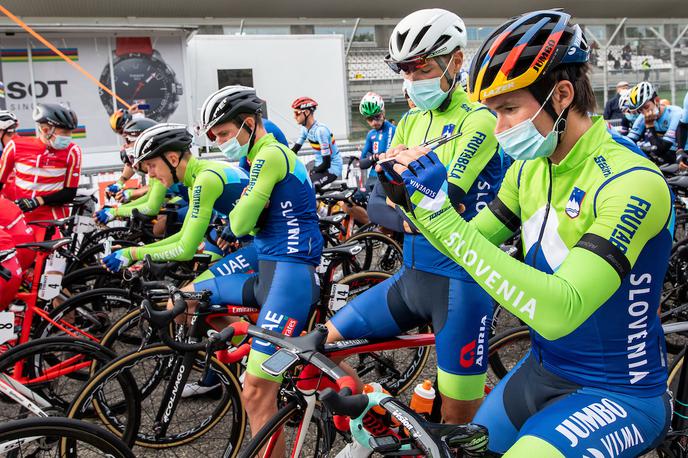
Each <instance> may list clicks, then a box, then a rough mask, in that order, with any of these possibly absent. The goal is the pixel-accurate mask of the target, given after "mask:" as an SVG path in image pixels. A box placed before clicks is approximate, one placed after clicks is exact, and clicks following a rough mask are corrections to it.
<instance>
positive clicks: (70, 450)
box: [0, 417, 135, 458]
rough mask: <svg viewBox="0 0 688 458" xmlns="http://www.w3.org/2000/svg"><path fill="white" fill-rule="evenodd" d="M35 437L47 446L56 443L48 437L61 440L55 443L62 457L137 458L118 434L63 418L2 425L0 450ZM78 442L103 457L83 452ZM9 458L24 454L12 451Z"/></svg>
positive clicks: (26, 420)
mask: <svg viewBox="0 0 688 458" xmlns="http://www.w3.org/2000/svg"><path fill="white" fill-rule="evenodd" d="M32 437H43V438H44V439H43V440H42V441H41V444H44V445H47V443H49V442H53V441H50V440H48V441H46V440H45V438H51V439H52V438H56V437H60V440H59V444H58V441H57V440H55V441H54V444H55V445H56V446H59V448H60V454H59V455H58V456H61V457H70V458H71V457H75V458H76V457H77V456H79V457H80V458H81V457H84V456H86V457H95V456H103V457H113V458H135V455H134V454H133V453H132V451H131V450H129V448H128V447H127V446H126V445H125V444H124V443H123V442H122V441H121V440H120V439H119V438H118V437H116V436H115V435H114V434H112V433H110V432H109V431H105V430H104V429H102V428H98V427H97V426H95V425H92V424H90V423H86V422H84V421H79V420H73V419H68V418H60V417H51V418H27V419H24V420H16V421H12V422H7V423H5V424H2V425H0V447H2V445H3V444H7V442H13V441H21V444H23V445H31V444H32V443H33V442H35V441H30V440H29V439H30V438H32ZM75 441H80V442H84V443H86V444H89V445H91V446H93V447H95V449H96V450H97V451H100V452H101V454H96V453H95V451H94V453H93V454H91V453H89V454H86V453H84V450H83V449H81V451H79V450H78V447H77V446H76V445H75ZM15 452H16V450H15ZM5 456H7V457H8V458H13V457H20V456H24V455H23V454H22V455H18V454H17V453H12V452H10V453H8V454H7V455H5ZM31 456H33V454H31Z"/></svg>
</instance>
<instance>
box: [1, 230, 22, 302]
mask: <svg viewBox="0 0 688 458" xmlns="http://www.w3.org/2000/svg"><path fill="white" fill-rule="evenodd" d="M13 248H14V240H12V236H10V234H8V233H7V232H5V231H3V230H2V229H0V311H1V310H4V309H5V308H6V307H7V306H8V305H9V304H10V302H11V301H12V299H14V296H15V295H16V294H17V291H18V290H19V285H20V284H21V277H22V268H21V266H20V265H19V259H18V258H17V255H16V253H14V252H10V251H11V250H12V249H13Z"/></svg>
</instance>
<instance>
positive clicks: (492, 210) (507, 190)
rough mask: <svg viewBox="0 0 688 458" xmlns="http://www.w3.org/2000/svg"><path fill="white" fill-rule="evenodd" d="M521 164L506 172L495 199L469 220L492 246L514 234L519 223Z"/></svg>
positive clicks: (515, 164) (516, 164)
mask: <svg viewBox="0 0 688 458" xmlns="http://www.w3.org/2000/svg"><path fill="white" fill-rule="evenodd" d="M521 164H522V162H517V163H514V164H512V166H511V167H510V168H509V170H507V172H506V174H505V175H504V179H503V180H502V185H501V187H500V188H499V193H498V194H497V197H495V199H494V200H493V201H492V202H490V203H489V204H488V206H487V207H485V208H484V209H482V210H481V211H480V212H478V214H477V215H476V216H475V217H474V218H473V219H472V220H471V225H472V226H473V227H475V228H476V229H477V230H478V231H479V232H480V233H481V234H482V235H483V236H484V237H485V238H486V239H488V240H489V241H490V243H492V244H493V245H500V244H502V243H504V242H505V241H506V240H508V239H509V237H511V236H512V235H514V232H516V231H517V230H518V228H519V226H520V222H521V207H520V204H519V202H518V173H519V171H520V170H521Z"/></svg>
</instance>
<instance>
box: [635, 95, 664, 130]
mask: <svg viewBox="0 0 688 458" xmlns="http://www.w3.org/2000/svg"><path fill="white" fill-rule="evenodd" d="M665 109H666V107H665V106H664V105H662V104H661V103H659V97H655V98H654V99H652V100H648V101H647V102H645V104H644V105H643V106H642V107H640V108H639V109H638V112H639V113H640V114H641V115H643V117H644V118H645V123H646V124H647V123H651V122H655V121H656V120H657V119H659V117H660V116H662V114H664V110H665ZM655 110H657V111H655Z"/></svg>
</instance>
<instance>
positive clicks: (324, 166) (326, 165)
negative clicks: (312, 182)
mask: <svg viewBox="0 0 688 458" xmlns="http://www.w3.org/2000/svg"><path fill="white" fill-rule="evenodd" d="M330 164H332V156H331V155H329V156H323V157H322V162H321V163H320V165H318V166H316V167H313V170H312V173H322V172H327V171H328V170H329V169H330Z"/></svg>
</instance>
